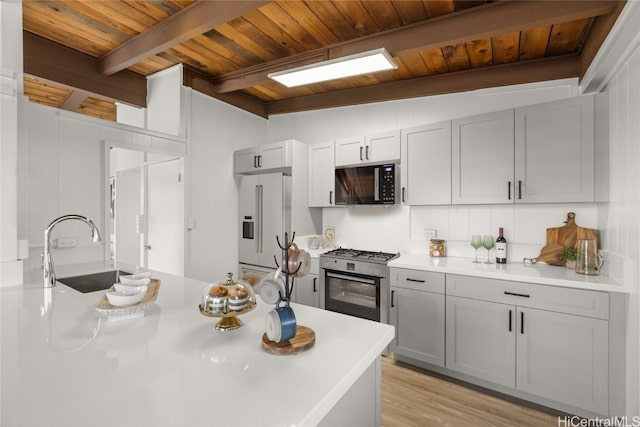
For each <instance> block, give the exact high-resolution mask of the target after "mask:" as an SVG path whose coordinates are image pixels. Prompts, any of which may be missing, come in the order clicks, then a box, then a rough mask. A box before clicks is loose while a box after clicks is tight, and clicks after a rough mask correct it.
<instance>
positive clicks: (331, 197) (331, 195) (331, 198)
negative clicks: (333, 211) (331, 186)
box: [329, 191, 333, 205]
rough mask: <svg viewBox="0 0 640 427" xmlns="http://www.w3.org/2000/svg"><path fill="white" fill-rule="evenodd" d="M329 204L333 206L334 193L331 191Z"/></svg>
mask: <svg viewBox="0 0 640 427" xmlns="http://www.w3.org/2000/svg"><path fill="white" fill-rule="evenodd" d="M329 204H330V205H332V204H333V191H329Z"/></svg>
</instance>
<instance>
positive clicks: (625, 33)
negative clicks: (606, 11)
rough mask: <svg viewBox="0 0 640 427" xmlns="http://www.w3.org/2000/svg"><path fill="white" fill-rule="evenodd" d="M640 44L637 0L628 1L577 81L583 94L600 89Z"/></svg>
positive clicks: (638, 2) (596, 91) (600, 90)
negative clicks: (582, 76) (585, 70)
mask: <svg viewBox="0 0 640 427" xmlns="http://www.w3.org/2000/svg"><path fill="white" fill-rule="evenodd" d="M638 46H640V1H633V0H632V1H627V3H626V5H625V7H624V9H622V12H621V13H620V16H619V17H618V19H617V21H616V23H615V25H614V26H613V28H612V29H611V31H610V32H609V34H608V35H607V38H606V39H605V41H604V43H602V46H601V47H600V50H598V53H597V54H596V57H595V58H594V60H593V61H592V62H591V65H590V66H589V68H588V69H587V72H586V73H585V75H584V78H583V79H582V81H581V82H580V89H581V92H582V93H583V94H586V93H599V92H602V91H603V90H604V89H605V87H606V86H607V84H609V82H610V81H611V79H612V78H613V77H614V76H615V75H616V73H617V72H618V70H619V69H620V67H621V66H622V65H623V64H624V63H625V62H626V61H627V59H628V58H629V56H630V55H631V54H632V52H633V51H635V49H636V48H637V47H638Z"/></svg>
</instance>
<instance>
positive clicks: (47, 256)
mask: <svg viewBox="0 0 640 427" xmlns="http://www.w3.org/2000/svg"><path fill="white" fill-rule="evenodd" d="M69 219H77V220H80V221H83V222H84V223H86V224H87V225H88V226H89V227H90V228H91V237H92V238H93V242H94V243H97V242H100V241H101V238H100V232H99V231H98V227H96V225H95V224H94V223H93V221H91V220H90V219H89V218H87V217H84V216H82V215H75V214H71V215H63V216H61V217H59V218H56V219H54V220H53V221H51V224H49V226H48V227H47V228H46V229H45V230H44V254H42V266H43V268H44V287H45V288H51V287H53V286H55V285H56V273H55V271H54V268H53V258H52V257H51V230H53V228H54V227H55V226H56V225H58V224H60V223H61V222H63V221H67V220H69Z"/></svg>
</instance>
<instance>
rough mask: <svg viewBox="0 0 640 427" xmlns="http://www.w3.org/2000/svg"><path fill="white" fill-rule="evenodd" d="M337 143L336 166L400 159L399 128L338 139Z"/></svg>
mask: <svg viewBox="0 0 640 427" xmlns="http://www.w3.org/2000/svg"><path fill="white" fill-rule="evenodd" d="M335 144H336V147H335V162H336V163H335V165H336V166H346V165H358V164H369V163H383V162H393V161H397V160H400V131H399V130H393V131H388V132H381V133H377V134H373V135H367V136H357V137H353V138H343V139H338V140H336V141H335Z"/></svg>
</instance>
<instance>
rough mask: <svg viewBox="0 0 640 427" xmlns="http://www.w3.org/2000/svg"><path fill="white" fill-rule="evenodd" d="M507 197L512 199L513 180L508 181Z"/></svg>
mask: <svg viewBox="0 0 640 427" xmlns="http://www.w3.org/2000/svg"><path fill="white" fill-rule="evenodd" d="M507 182H508V184H507V199H509V200H511V181H507Z"/></svg>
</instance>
